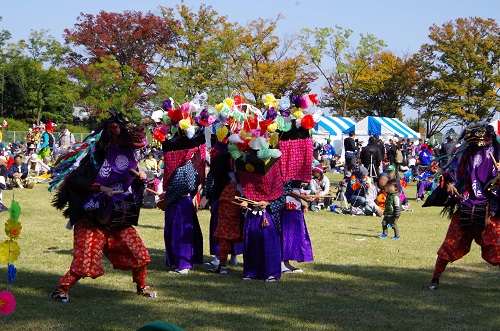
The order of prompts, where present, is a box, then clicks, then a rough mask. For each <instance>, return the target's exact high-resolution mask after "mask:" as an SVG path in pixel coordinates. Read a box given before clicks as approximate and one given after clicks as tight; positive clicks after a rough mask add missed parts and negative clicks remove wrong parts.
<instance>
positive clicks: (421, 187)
mask: <svg viewBox="0 0 500 331" xmlns="http://www.w3.org/2000/svg"><path fill="white" fill-rule="evenodd" d="M438 171H439V167H438V162H437V161H435V162H432V163H431V165H430V166H429V169H428V170H427V171H426V172H424V173H423V174H421V175H418V176H416V177H415V180H416V181H417V182H418V183H417V200H416V201H417V202H419V201H422V200H423V199H424V193H425V191H430V190H432V188H433V186H434V175H435V174H436V173H437V172H438Z"/></svg>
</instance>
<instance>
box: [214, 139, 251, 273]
mask: <svg viewBox="0 0 500 331" xmlns="http://www.w3.org/2000/svg"><path fill="white" fill-rule="evenodd" d="M224 139H225V137H224ZM211 155H212V156H211V157H210V159H211V160H212V162H211V164H210V172H209V173H208V175H207V185H206V186H207V193H208V196H209V198H210V201H211V202H210V215H211V216H210V229H209V231H210V254H211V255H213V256H214V257H215V258H214V259H213V260H212V261H210V262H207V263H205V264H206V265H210V266H214V267H215V269H211V271H213V272H215V273H219V274H227V271H226V263H227V257H228V254H230V253H231V254H232V256H231V260H230V263H229V264H231V265H237V264H238V260H237V255H240V254H243V241H242V240H241V238H242V237H241V229H240V214H241V213H240V209H239V207H238V206H236V205H235V204H234V203H232V202H233V201H232V200H233V198H234V196H235V195H241V193H238V192H240V191H238V190H237V189H236V187H237V184H236V183H237V182H236V176H235V173H234V171H233V169H232V163H231V156H230V155H229V153H228V152H227V141H225V142H220V141H214V142H213V145H212V153H211ZM209 178H210V180H209ZM209 182H210V183H211V184H208V183H209ZM227 186H230V187H227ZM221 199H222V200H221ZM221 204H222V206H221ZM219 210H220V212H219ZM216 230H217V236H216V235H215V232H216Z"/></svg>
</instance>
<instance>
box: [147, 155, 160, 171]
mask: <svg viewBox="0 0 500 331" xmlns="http://www.w3.org/2000/svg"><path fill="white" fill-rule="evenodd" d="M144 163H145V166H146V169H147V170H150V171H156V170H158V161H156V159H155V158H154V155H153V153H152V152H151V153H149V154H148V158H147V159H146V161H145V162H144Z"/></svg>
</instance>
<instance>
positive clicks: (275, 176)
mask: <svg viewBox="0 0 500 331" xmlns="http://www.w3.org/2000/svg"><path fill="white" fill-rule="evenodd" d="M266 106H267V105H266ZM268 108H271V107H268ZM216 109H217V110H218V111H219V112H220V113H222V114H227V115H228V116H230V117H231V126H230V128H231V135H230V137H229V142H230V145H229V146H228V151H229V153H230V154H231V156H232V157H233V159H234V165H235V167H236V169H237V174H238V179H239V181H240V184H241V187H242V191H243V195H244V197H235V200H237V201H240V202H241V206H242V208H244V209H249V210H248V211H247V212H246V220H245V227H244V236H245V247H244V251H243V258H244V260H245V263H244V267H243V277H244V278H243V279H245V280H249V279H262V280H266V281H268V282H275V281H276V280H277V279H279V278H280V277H281V267H280V265H281V247H280V246H281V245H280V236H279V211H280V210H281V209H283V208H284V206H285V196H286V192H285V190H284V184H283V180H282V179H281V172H280V168H279V164H278V163H277V162H276V161H277V159H279V157H280V156H281V152H280V151H279V150H278V149H276V148H275V147H277V145H278V133H277V132H276V130H277V129H278V123H277V122H275V120H274V119H272V118H268V119H264V116H263V114H262V112H261V110H260V109H257V108H256V107H254V106H252V105H249V104H245V103H244V102H243V100H242V98H241V97H239V96H235V97H234V99H231V98H227V99H225V100H224V102H223V103H221V104H219V105H217V106H216ZM276 119H277V120H278V121H281V123H282V124H284V122H283V121H284V118H283V117H280V118H279V119H278V117H277V118H276ZM223 126H224V125H222V124H221V125H219V126H218V127H217V130H221V131H224V130H225V129H224V127H223Z"/></svg>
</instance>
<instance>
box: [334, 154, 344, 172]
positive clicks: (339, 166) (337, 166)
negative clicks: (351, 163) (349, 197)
mask: <svg viewBox="0 0 500 331" xmlns="http://www.w3.org/2000/svg"><path fill="white" fill-rule="evenodd" d="M332 166H333V168H332V170H333V173H334V174H338V173H341V172H343V171H344V166H345V165H344V163H343V162H342V161H340V155H338V154H337V155H335V156H334V157H333V161H332Z"/></svg>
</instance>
